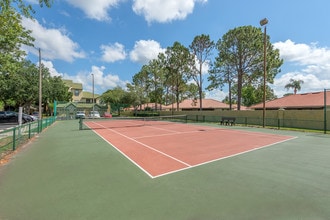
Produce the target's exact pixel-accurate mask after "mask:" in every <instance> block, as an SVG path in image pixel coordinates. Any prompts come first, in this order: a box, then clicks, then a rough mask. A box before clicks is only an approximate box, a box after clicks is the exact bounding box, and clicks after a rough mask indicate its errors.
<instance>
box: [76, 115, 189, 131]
mask: <svg viewBox="0 0 330 220" xmlns="http://www.w3.org/2000/svg"><path fill="white" fill-rule="evenodd" d="M172 123H187V116H186V115H169V116H152V117H113V118H81V119H79V130H86V129H88V130H89V129H102V128H103V129H104V128H108V129H113V128H125V127H141V126H160V125H168V124H172Z"/></svg>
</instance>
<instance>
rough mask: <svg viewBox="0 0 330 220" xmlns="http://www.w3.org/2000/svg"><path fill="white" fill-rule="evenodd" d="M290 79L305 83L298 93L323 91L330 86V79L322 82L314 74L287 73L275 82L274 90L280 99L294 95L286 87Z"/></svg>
mask: <svg viewBox="0 0 330 220" xmlns="http://www.w3.org/2000/svg"><path fill="white" fill-rule="evenodd" d="M290 79H294V80H302V81H303V83H301V90H300V91H298V93H306V92H316V91H323V89H324V88H327V86H329V85H330V79H324V80H322V79H319V78H317V77H316V76H315V75H313V74H303V73H299V72H296V73H294V72H291V73H286V74H284V75H282V76H281V77H279V78H276V79H275V80H274V85H273V89H274V92H275V94H276V95H277V96H278V97H282V96H283V95H284V94H286V93H293V90H287V89H285V85H287V84H288V83H289V82H290Z"/></svg>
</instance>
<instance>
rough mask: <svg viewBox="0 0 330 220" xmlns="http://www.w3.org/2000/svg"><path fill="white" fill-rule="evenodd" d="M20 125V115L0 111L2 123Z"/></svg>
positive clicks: (0, 121)
mask: <svg viewBox="0 0 330 220" xmlns="http://www.w3.org/2000/svg"><path fill="white" fill-rule="evenodd" d="M14 122H16V123H18V115H17V114H16V112H11V111H0V123H14Z"/></svg>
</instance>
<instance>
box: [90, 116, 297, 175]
mask: <svg viewBox="0 0 330 220" xmlns="http://www.w3.org/2000/svg"><path fill="white" fill-rule="evenodd" d="M182 117H184V116H182ZM173 118H174V120H171V119H173ZM173 118H172V117H171V116H165V117H154V118H153V119H152V120H146V119H148V118H145V119H142V120H141V119H140V118H137V119H136V118H132V119H131V118H124V119H110V120H109V119H108V120H99V119H96V120H95V119H94V120H93V119H90V120H86V122H85V124H86V125H87V126H88V127H89V128H90V129H92V130H94V132H95V133H97V134H98V135H99V136H100V137H101V138H102V139H104V140H105V141H107V142H108V143H109V144H110V145H111V146H114V147H115V148H116V149H117V150H118V151H119V152H121V153H122V154H123V155H124V156H125V157H127V158H128V159H129V160H130V161H132V162H133V163H134V164H136V165H137V166H138V167H139V168H141V170H143V171H144V172H145V173H146V174H148V175H149V176H150V177H152V178H155V177H159V176H162V175H165V174H169V173H173V172H177V171H180V170H185V169H189V168H192V167H196V166H199V165H202V164H207V163H210V162H212V161H217V160H221V159H223V158H228V157H232V156H235V155H239V154H243V153H245V152H250V151H253V150H256V149H260V148H263V147H267V146H271V145H273V144H277V143H280V142H283V141H288V140H290V139H293V138H295V137H292V136H285V135H274V134H265V133H260V132H244V131H234V130H228V129H224V128H218V127H211V126H209V127H207V126H200V125H195V124H187V123H180V122H179V123H178V122H177V121H175V120H178V119H179V116H175V117H173ZM157 119H160V120H157ZM166 119H169V120H166ZM173 121H174V122H173ZM181 121H184V120H181Z"/></svg>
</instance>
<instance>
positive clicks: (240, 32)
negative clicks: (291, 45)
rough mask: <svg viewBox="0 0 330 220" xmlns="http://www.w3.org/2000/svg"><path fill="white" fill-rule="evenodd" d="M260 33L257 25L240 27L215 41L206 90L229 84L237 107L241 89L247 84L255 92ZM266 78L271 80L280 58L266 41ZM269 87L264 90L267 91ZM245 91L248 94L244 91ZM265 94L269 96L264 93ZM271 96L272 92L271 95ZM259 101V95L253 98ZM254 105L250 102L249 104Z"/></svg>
mask: <svg viewBox="0 0 330 220" xmlns="http://www.w3.org/2000/svg"><path fill="white" fill-rule="evenodd" d="M263 45H264V42H263V33H262V31H261V29H260V28H257V27H253V26H242V27H237V28H234V29H232V30H229V31H228V32H227V33H226V34H225V35H224V36H223V37H222V38H221V39H219V40H218V42H217V45H216V48H217V50H218V56H217V57H216V59H215V62H214V64H213V69H212V70H211V71H210V76H209V78H208V79H209V80H210V86H209V89H214V88H222V87H223V85H224V84H225V83H230V84H233V85H234V87H233V90H232V91H233V93H234V94H235V95H236V97H237V109H238V110H240V107H241V103H242V100H244V99H247V98H248V97H243V94H242V91H243V88H244V87H246V86H249V87H250V88H249V90H251V88H253V89H254V90H255V92H257V91H260V90H262V89H263V85H262V83H261V82H262V80H263ZM266 47H267V56H266V63H267V66H266V70H267V76H266V81H267V82H268V83H273V80H274V78H275V76H276V75H277V73H279V72H280V66H281V65H282V63H283V60H282V59H280V56H279V50H278V49H274V47H273V45H272V44H271V43H270V41H269V36H267V40H266ZM270 91H271V90H268V92H270ZM246 94H249V93H246ZM268 96H269V95H268ZM271 96H273V95H271ZM258 100H261V99H260V97H257V98H256V101H258ZM252 104H254V103H252Z"/></svg>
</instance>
